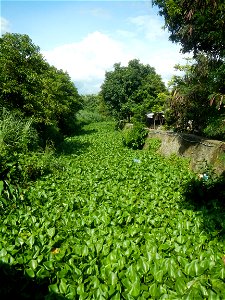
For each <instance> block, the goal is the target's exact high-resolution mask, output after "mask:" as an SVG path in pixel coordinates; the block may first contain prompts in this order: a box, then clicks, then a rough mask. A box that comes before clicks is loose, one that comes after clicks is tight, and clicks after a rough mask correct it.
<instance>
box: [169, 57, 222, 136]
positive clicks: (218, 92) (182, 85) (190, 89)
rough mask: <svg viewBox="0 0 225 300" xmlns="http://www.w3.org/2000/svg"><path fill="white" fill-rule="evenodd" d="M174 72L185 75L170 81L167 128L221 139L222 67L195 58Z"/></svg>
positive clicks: (218, 62) (202, 58)
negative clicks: (179, 71) (177, 71)
mask: <svg viewBox="0 0 225 300" xmlns="http://www.w3.org/2000/svg"><path fill="white" fill-rule="evenodd" d="M177 68H178V69H179V70H181V71H184V72H185V73H184V75H183V76H175V77H173V80H172V81H171V86H172V95H171V98H170V102H169V103H168V104H169V109H168V110H167V124H169V125H172V126H173V127H175V128H176V129H177V130H180V131H187V130H188V131H189V132H197V133H198V134H202V135H206V136H208V137H213V138H217V139H225V123H224V122H225V121H224V120H225V95H224V92H225V90H224V88H225V86H224V80H225V76H224V75H225V72H224V71H225V64H224V63H223V62H222V61H218V60H215V61H212V60H210V59H208V58H207V57H206V56H204V55H198V56H196V59H195V60H191V61H190V60H189V61H188V63H187V65H185V66H177Z"/></svg>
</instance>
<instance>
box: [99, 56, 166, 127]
mask: <svg viewBox="0 0 225 300" xmlns="http://www.w3.org/2000/svg"><path fill="white" fill-rule="evenodd" d="M164 93H166V88H165V85H164V83H163V82H162V79H161V77H160V75H158V74H157V73H156V72H155V69H154V68H153V67H151V66H149V65H143V64H142V63H140V62H139V60H137V59H133V60H131V61H129V63H128V66H126V67H123V66H121V64H120V63H116V64H114V70H113V71H107V72H106V74H105V80H104V82H103V84H102V87H101V95H102V97H103V100H104V102H105V104H106V105H107V107H108V110H109V112H110V113H111V114H112V115H113V116H115V117H116V118H117V119H127V120H128V121H130V119H131V117H132V116H133V115H134V116H135V117H136V119H138V121H141V120H142V118H143V117H144V114H145V113H147V112H148V111H151V110H154V106H157V109H159V110H161V109H162V107H163V105H164V103H165V98H166V96H165V94H164Z"/></svg>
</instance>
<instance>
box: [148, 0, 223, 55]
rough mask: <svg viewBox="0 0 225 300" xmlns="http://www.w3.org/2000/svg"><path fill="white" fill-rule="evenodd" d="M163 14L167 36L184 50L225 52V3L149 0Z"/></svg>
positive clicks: (206, 0) (217, 1)
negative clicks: (168, 33)
mask: <svg viewBox="0 0 225 300" xmlns="http://www.w3.org/2000/svg"><path fill="white" fill-rule="evenodd" d="M152 3H153V4H154V5H157V6H158V7H159V12H160V14H161V15H162V16H163V17H164V18H165V27H166V28H167V29H168V30H169V32H170V39H171V40H172V41H174V42H176V43H180V44H181V46H182V50H183V52H190V51H193V52H194V54H197V53H200V52H202V51H203V52H205V53H208V54H210V55H213V56H219V57H224V56H225V52H224V51H225V50H224V49H225V44H224V43H225V23H224V17H225V4H224V1H223V0H205V1H202V0H185V1H184V0H169V1H168V0H152Z"/></svg>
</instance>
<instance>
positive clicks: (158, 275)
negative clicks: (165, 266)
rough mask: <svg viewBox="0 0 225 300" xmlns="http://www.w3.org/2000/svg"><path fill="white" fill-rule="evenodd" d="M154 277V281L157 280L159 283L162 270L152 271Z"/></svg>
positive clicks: (161, 277)
mask: <svg viewBox="0 0 225 300" xmlns="http://www.w3.org/2000/svg"><path fill="white" fill-rule="evenodd" d="M154 278H155V280H156V281H158V282H159V283H161V282H162V279H163V270H160V271H157V272H155V273H154Z"/></svg>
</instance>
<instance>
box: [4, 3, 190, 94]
mask: <svg viewBox="0 0 225 300" xmlns="http://www.w3.org/2000/svg"><path fill="white" fill-rule="evenodd" d="M163 25H164V20H163V18H162V17H160V16H159V15H158V10H157V8H156V7H154V8H152V5H151V0H149V1H142V0H136V1H74V0H73V1H72V0H71V1H44V0H42V1H41V0H39V1H31V0H29V1H28V0H27V1H20V0H17V1H15V0H14V1H12V0H7V1H6V0H3V1H2V2H1V34H4V33H5V32H14V33H21V34H28V35H29V36H30V38H31V39H32V41H33V43H34V44H36V45H38V46H39V47H40V49H41V52H42V54H43V55H44V57H45V59H46V60H47V61H48V62H49V63H50V64H52V65H55V66H56V67H57V68H59V69H63V70H65V71H67V72H68V73H69V75H70V76H71V79H72V80H73V81H74V82H75V85H76V86H77V88H78V90H79V92H80V93H97V92H98V91H99V89H100V86H101V84H102V82H103V81H104V75H105V71H107V70H111V69H112V67H113V64H114V63H117V62H121V64H122V65H126V64H127V63H128V61H129V60H131V59H134V58H137V59H140V62H142V63H144V64H150V65H151V66H152V67H154V68H155V69H156V72H157V73H158V74H160V75H161V76H162V79H163V80H164V82H166V83H167V82H168V80H170V78H171V76H172V75H173V74H175V71H174V68H173V67H174V65H175V64H177V63H183V59H182V58H183V57H184V56H182V55H181V53H180V52H179V50H180V47H179V45H175V44H172V42H170V41H169V40H168V37H169V34H168V33H167V32H166V31H164V30H163V29H162V27H163Z"/></svg>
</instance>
